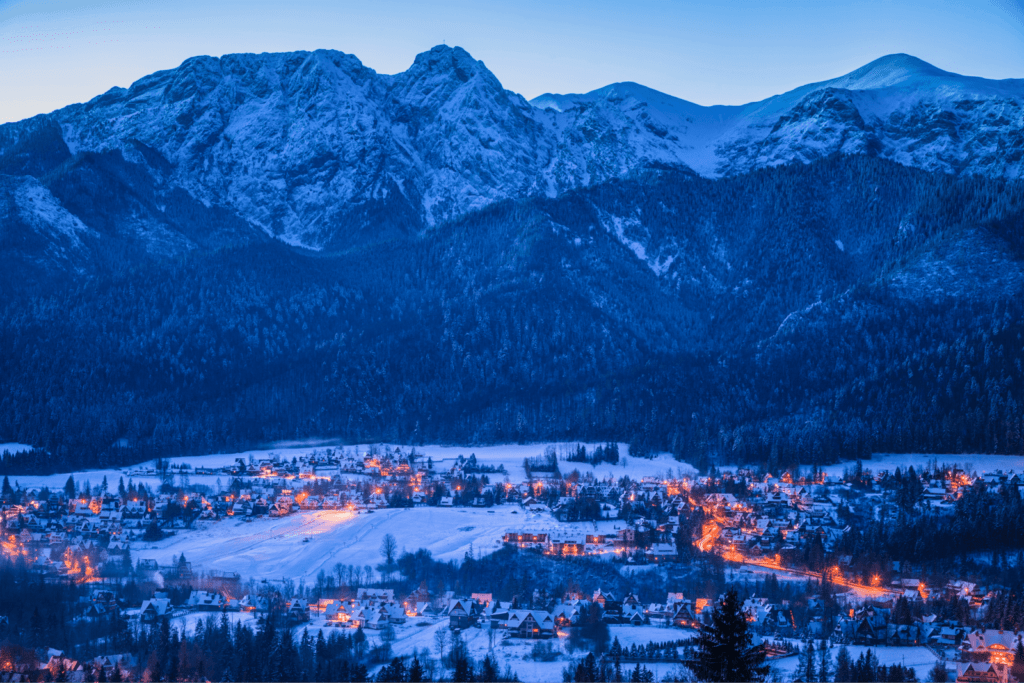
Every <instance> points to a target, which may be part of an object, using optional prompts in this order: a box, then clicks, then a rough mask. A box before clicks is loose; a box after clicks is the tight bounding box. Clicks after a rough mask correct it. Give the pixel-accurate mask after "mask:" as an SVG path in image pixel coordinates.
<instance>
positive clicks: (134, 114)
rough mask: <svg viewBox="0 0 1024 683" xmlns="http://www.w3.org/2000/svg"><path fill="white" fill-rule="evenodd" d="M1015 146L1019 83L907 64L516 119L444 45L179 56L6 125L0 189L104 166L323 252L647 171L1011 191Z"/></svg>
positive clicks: (471, 65)
mask: <svg viewBox="0 0 1024 683" xmlns="http://www.w3.org/2000/svg"><path fill="white" fill-rule="evenodd" d="M538 105H542V106H538ZM544 105H553V107H554V108H552V107H548V108H544ZM1022 129H1024V80H1009V81H987V80H985V79H978V78H974V77H965V76H959V75H956V74H951V73H949V72H944V71H942V70H940V69H937V68H935V67H932V66H931V65H929V64H927V63H926V62H923V61H921V60H918V59H916V58H913V57H910V56H909V55H890V56H887V57H883V58H880V59H879V60H875V61H874V62H871V63H870V64H868V65H865V66H864V67H862V68H861V69H858V70H855V71H853V72H851V73H850V74H846V75H844V76H840V77H838V78H836V79H831V80H829V81H823V82H821V83H816V84H808V85H806V86H801V87H800V88H797V89H795V90H792V91H790V92H788V93H783V94H781V95H776V96H774V97H771V98H768V99H766V100H763V101H761V102H754V103H749V104H746V105H740V106H721V105H718V106H713V107H702V106H701V105H696V104H693V103H690V102H686V101H685V100H680V99H678V98H674V97H672V96H670V95H666V94H664V93H660V92H658V91H655V90H652V89H650V88H646V87H645V86H642V85H639V84H635V83H616V84H611V85H608V86H605V87H603V88H600V89H598V90H595V91H592V92H591V93H587V94H585V95H544V96H541V97H540V98H535V99H534V100H533V102H532V103H530V102H527V101H526V100H525V98H523V97H522V96H521V95H519V94H517V93H514V92H511V91H509V90H506V89H504V87H503V86H502V85H501V82H500V81H499V80H498V78H497V77H496V76H495V75H494V74H493V73H492V72H491V71H490V70H488V69H487V67H486V66H485V65H484V64H483V62H480V61H478V60H475V59H474V58H473V57H472V56H471V55H470V54H469V53H468V52H466V51H465V50H463V49H461V48H458V47H448V46H437V47H435V48H433V49H431V50H429V51H426V52H424V53H421V54H420V55H417V57H416V58H415V60H414V62H413V64H412V65H411V66H410V68H409V69H407V70H406V71H404V72H401V73H398V74H392V75H382V74H378V73H377V72H376V71H374V70H373V69H371V68H369V67H367V66H365V65H363V63H362V62H361V61H360V60H359V59H358V58H357V57H355V56H353V55H348V54H345V53H343V52H338V51H334V50H317V51H312V52H294V53H262V54H233V55H224V56H222V57H205V56H200V57H194V58H190V59H188V60H185V61H184V62H183V63H182V64H181V65H180V66H179V67H177V68H175V69H169V70H165V71H159V72H156V73H154V74H151V75H149V76H145V77H143V78H141V79H139V80H138V81H136V82H135V83H133V84H131V86H130V87H128V88H115V89H111V90H109V91H107V92H106V93H104V94H102V95H99V96H97V97H96V98H93V99H92V100H90V101H89V102H86V103H82V104H76V105H71V106H69V107H65V108H62V109H59V110H57V111H55V112H51V113H49V114H44V115H40V116H38V117H34V118H33V119H28V120H26V121H22V122H16V123H11V124H5V125H3V126H0V171H2V172H7V173H10V174H14V175H22V174H27V175H33V176H34V177H42V176H44V175H46V174H48V173H52V172H54V171H55V170H56V169H58V167H59V166H60V164H62V163H65V162H66V161H67V159H68V158H69V157H70V156H74V155H77V154H80V153H86V152H100V153H108V152H111V151H113V150H115V149H116V150H120V152H121V154H122V155H123V156H124V158H125V161H126V163H132V164H136V165H137V166H139V167H140V169H144V171H140V172H145V173H148V174H150V175H152V176H153V177H154V178H159V182H160V184H161V186H162V187H163V188H164V190H165V191H168V192H169V191H173V190H174V189H180V190H182V191H185V192H187V193H188V194H189V195H190V196H191V197H193V198H194V199H195V200H196V201H198V202H200V203H202V204H204V205H207V206H219V207H223V208H224V209H225V210H228V211H230V212H232V213H233V214H235V215H236V216H237V217H238V219H240V220H242V221H245V222H247V223H249V224H251V225H252V226H254V227H255V228H257V229H259V230H262V231H263V232H265V233H266V234H267V235H269V236H271V237H274V238H276V239H280V240H282V241H284V242H286V243H288V244H292V245H294V246H300V247H304V248H308V249H314V250H322V249H328V250H330V249H339V248H349V247H351V245H353V244H354V243H357V242H359V241H360V240H362V239H381V238H386V237H387V235H388V234H399V233H406V232H411V233H418V232H420V231H422V230H425V229H430V228H431V227H433V226H436V225H439V224H441V223H444V222H445V221H449V220H453V219H457V218H459V217H460V216H464V215H466V214H467V213H469V212H472V211H475V210H478V209H480V208H482V207H484V206H487V205H488V204H491V203H493V202H496V201H502V200H506V199H520V198H525V197H530V196H548V197H554V196H558V195H559V194H561V193H563V192H566V191H568V190H571V189H573V188H579V187H587V186H592V185H595V184H600V183H602V182H605V181H607V180H610V179H613V178H622V177H626V176H628V175H629V174H631V173H635V172H642V171H644V170H645V169H652V168H653V169H657V168H677V169H680V170H684V171H692V172H695V173H697V174H699V175H703V176H707V177H724V176H729V175H735V174H738V173H746V172H749V171H751V170H754V169H757V168H764V167H769V166H774V165H779V164H787V163H807V162H810V161H813V160H815V159H819V158H823V157H824V156H828V155H829V154H833V153H840V154H869V155H877V156H881V157H883V158H890V159H893V160H895V161H898V162H899V163H902V164H904V165H909V166H916V167H920V168H924V169H926V170H929V171H939V172H945V173H952V174H960V173H966V174H973V175H986V176H991V177H1005V178H1019V177H1020V176H1021V173H1022V168H1024V142H1022V140H1024V136H1022V135H1020V131H1021V130H1022ZM140 145H141V147H140ZM65 148H66V149H65ZM26 149H27V150H31V151H30V152H29V153H28V155H27V156H26ZM141 149H146V150H148V152H147V153H146V154H142V153H141V152H140V150H141ZM19 159H20V161H19ZM4 169H6V170H4ZM78 218H79V219H80V220H82V221H83V222H85V223H86V224H87V225H88V224H89V223H90V221H91V220H92V219H91V217H89V216H85V215H79V216H78ZM154 220H156V219H154ZM138 236H139V239H141V240H145V239H146V230H145V229H144V226H143V227H141V228H140V229H139V231H138Z"/></svg>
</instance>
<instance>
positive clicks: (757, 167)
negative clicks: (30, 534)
mask: <svg viewBox="0 0 1024 683" xmlns="http://www.w3.org/2000/svg"><path fill="white" fill-rule="evenodd" d="M1022 106H1024V80H1021V79H1014V80H1005V81H991V80H985V79H981V78H972V77H965V76H960V75H957V74H953V73H949V72H945V71H942V70H940V69H937V68H935V67H933V66H931V65H929V64H927V63H925V62H923V61H921V60H918V59H916V58H914V57H910V56H908V55H891V56H888V57H883V58H881V59H879V60H876V61H874V62H872V63H870V64H868V65H866V66H864V67H863V68H861V69H858V70H856V71H854V72H852V73H850V74H847V75H845V76H841V77H839V78H836V79H832V80H830V81H824V82H822V83H814V84H810V85H806V86H803V87H800V88H797V89H796V90H793V91H791V92H789V93H785V94H782V95H778V96H775V97H772V98H769V99H767V100H764V101H762V102H755V103H751V104H747V105H742V106H713V107H704V106H700V105H696V104H693V103H690V102H686V101H684V100H680V99H677V98H674V97H672V96H669V95H666V94H663V93H659V92H657V91H654V90H651V89H649V88H645V87H643V86H641V85H638V84H635V83H616V84H613V85H610V86H607V87H604V88H601V89H598V90H595V91H593V92H590V93H587V94H583V95H571V94H570V95H556V94H547V95H542V96H540V97H538V98H535V99H534V100H532V101H527V100H526V99H524V98H523V97H521V96H520V95H517V94H516V93H513V92H510V91H507V90H505V89H504V88H503V87H502V86H501V84H500V82H499V81H498V79H497V78H496V77H495V76H494V75H493V74H492V73H491V72H490V71H488V70H487V68H486V67H485V66H484V64H483V63H482V62H479V61H477V60H475V59H473V58H472V57H471V56H470V55H469V54H467V53H466V52H465V51H464V50H462V49H460V48H454V47H446V46H438V47H435V48H433V49H432V50H430V51H429V52H425V53H423V54H421V55H419V56H417V57H416V60H415V62H414V63H413V65H412V66H411V67H410V68H409V70H407V71H405V72H403V73H400V74H395V75H382V74H377V73H376V72H374V71H373V70H371V69H369V68H367V67H365V66H363V65H362V64H361V63H360V62H359V60H358V59H356V58H355V57H353V56H351V55H346V54H344V53H341V52H334V51H328V50H319V51H315V52H296V53H286V54H261V55H251V54H247V55H227V56H224V57H221V58H219V59H218V58H212V57H197V58H193V59H189V60H187V61H186V62H185V63H183V64H182V65H181V66H180V67H178V68H177V69H173V70H169V71H162V72H158V73H155V74H152V75H150V76H147V77H145V78H143V79H141V80H139V81H138V82H136V83H134V84H132V85H131V87H129V88H128V89H123V88H115V89H112V90H110V91H109V92H107V93H105V94H103V95H100V96H99V97H97V98H95V99H93V100H91V101H89V102H87V103H84V104H77V105H72V106H69V107H65V108H63V109H60V110H58V111H55V112H52V113H50V114H44V115H41V116H37V117H34V118H32V119H28V120H25V121H21V122H16V123H10V124H5V125H3V126H0V255H2V256H3V259H4V263H5V268H4V269H3V271H2V272H0V286H2V287H3V291H4V295H3V296H2V297H0V306H2V308H0V437H6V438H12V439H17V440H20V441H23V442H29V443H34V444H38V445H40V446H42V447H44V449H45V457H44V456H43V455H39V456H33V457H36V458H43V459H44V461H45V463H49V465H46V466H53V463H55V462H63V463H65V464H81V462H83V460H88V461H89V462H94V463H95V462H101V461H102V462H112V460H111V459H115V460H116V459H118V458H120V459H132V458H140V457H143V456H147V457H151V456H153V455H159V454H165V453H177V452H186V451H188V452H198V451H204V450H205V451H210V450H213V449H220V448H227V447H233V446H239V447H241V446H246V445H250V444H252V443H256V442H260V441H266V440H272V439H278V438H294V437H304V436H326V435H336V436H341V437H343V438H347V439H360V440H365V439H378V438H388V439H392V440H412V441H416V440H424V439H429V440H435V441H451V440H462V441H471V442H487V441H499V440H523V439H535V438H536V439H540V438H552V437H560V438H602V439H604V438H608V439H611V438H618V439H626V440H629V441H631V442H633V443H635V444H636V449H635V452H636V453H639V454H642V453H644V452H646V451H649V450H650V449H652V448H664V449H671V450H672V451H673V452H675V453H677V455H680V457H686V458H687V459H690V460H701V459H703V461H704V462H708V461H711V460H716V459H717V460H720V461H721V460H731V461H762V462H771V463H775V464H778V463H784V462H793V461H804V462H807V461H814V462H824V461H831V460H834V459H836V458H839V457H855V456H856V457H863V456H865V455H870V453H871V451H872V450H875V449H880V448H888V449H896V450H900V449H931V450H948V451H962V450H965V449H967V450H970V449H976V450H984V451H998V452H1019V451H1020V450H1024V438H1022V432H1024V423H1022V415H1021V411H1022V407H1021V406H1022V405H1024V396H1022V394H1021V392H1022V387H1021V379H1020V377H1022V376H1024V375H1022V373H1021V361H1022V359H1024V345H1022V344H1021V343H1020V339H1021V334H1022V330H1021V322H1020V321H1021V320H1022V317H1021V315H1020V313H1022V312H1024V311H1022V310H1021V307H1022V302H1021V297H1020V296H1019V294H1020V292H1021V291H1024V267H1022V254H1024V236H1022V235H1024V231H1022V228H1021V215H1022V202H1024V192H1022V184H1021V182H1020V180H1021V178H1020V176H1021V174H1022V163H1024V162H1022V158H1024V157H1022V151H1024V135H1022V129H1024V113H1022V111H1024V110H1022ZM12 462H13V461H12ZM33 463H34V464H33V467H41V466H44V465H43V464H41V461H40V462H37V461H33ZM5 466H6V467H8V468H15V465H13V464H11V463H8V464H7V465H5ZM21 466H25V465H24V462H22V465H21ZM12 471H13V470H12Z"/></svg>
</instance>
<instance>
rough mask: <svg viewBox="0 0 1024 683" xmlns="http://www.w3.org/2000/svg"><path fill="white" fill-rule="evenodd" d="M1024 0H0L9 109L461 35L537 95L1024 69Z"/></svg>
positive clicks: (406, 51)
mask: <svg viewBox="0 0 1024 683" xmlns="http://www.w3.org/2000/svg"><path fill="white" fill-rule="evenodd" d="M1022 3H1024V0H854V1H850V0H739V1H735V2H732V1H729V0H706V1H705V0H701V1H683V0H680V1H658V0H617V1H615V2H610V1H607V0H573V1H571V2H561V1H559V0H359V1H358V2H351V1H348V0H336V1H335V2H317V1H308V0H279V1H276V2H269V1H265V0H246V1H244V2H241V1H237V0H173V1H168V0H145V1H140V0H120V1H113V0H0V122H2V121H12V120H18V119H22V118H25V117H28V116H32V115H34V114H38V113H42V112H48V111H52V110H53V109H56V108H58V107H61V106H64V105H66V104H70V103H73V102H81V101H85V100H88V99H90V98H92V97H94V96H95V95H98V94H100V93H102V92H104V91H106V90H107V89H109V88H111V87H113V86H124V87H126V86H128V85H130V84H131V83H132V82H133V81H135V80H137V79H138V78H140V77H141V76H144V75H146V74H148V73H152V72H153V71H158V70H161V69H168V68H173V67H175V66H177V65H178V64H180V63H181V62H182V61H183V60H184V59H186V58H188V57H191V56H194V55H198V54H208V55H222V54H227V53H231V52H281V51H289V50H313V49H317V48H331V49H336V50H341V51H343V52H349V53H352V54H355V55H356V56H358V57H359V58H360V59H361V60H362V62H363V63H364V64H365V65H367V66H369V67H371V68H373V69H375V70H376V71H378V72H381V73H396V72H399V71H404V70H405V69H406V68H408V66H409V64H411V63H412V60H413V58H414V57H415V55H416V54H417V53H419V52H423V51H425V50H428V49H430V48H431V47H432V46H434V45H437V44H440V43H442V42H447V44H448V45H460V46H462V47H463V48H465V49H466V50H468V51H469V52H470V53H471V54H472V55H473V56H474V57H476V58H477V59H480V60H483V61H484V63H486V64H487V66H488V67H489V68H490V69H491V71H493V72H494V73H495V75H496V76H497V77H498V79H499V80H501V82H502V83H503V84H504V85H505V87H506V88H509V89H510V90H515V91H516V92H519V93H522V94H523V95H525V96H526V97H528V98H530V97H535V96H537V95H540V94H542V93H545V92H559V93H571V92H587V91H589V90H593V89H595V88H599V87H601V86H603V85H607V84H609V83H614V82H617V81H636V82H638V83H642V84H644V85H647V86H649V87H652V88H655V89H657V90H661V91H663V92H666V93H669V94H671V95H675V96H677V97H681V98H683V99H687V100H691V101H693V102H698V103H700V104H741V103H744V102H750V101H754V100H760V99H763V98H765V97H768V96H770V95H774V94H777V93H780V92H785V91H786V90H789V89H792V88H794V87H796V86H798V85H802V84H804V83H809V82H813V81H820V80H825V79H827V78H832V77H834V76H839V75H841V74H844V73H847V72H849V71H852V70H853V69H855V68H857V67H859V66H863V65H864V64H866V63H867V62H869V61H871V60H873V59H876V58H877V57H880V56H882V55H886V54H891V53H895V52H906V53H909V54H912V55H914V56H916V57H920V58H921V59H924V60H925V61H928V62H931V63H932V64H934V65H935V66H938V67H940V68H942V69H946V70H948V71H955V72H957V73H962V74H968V75H972V76H984V77H987V78H1020V77H1024V7H1022Z"/></svg>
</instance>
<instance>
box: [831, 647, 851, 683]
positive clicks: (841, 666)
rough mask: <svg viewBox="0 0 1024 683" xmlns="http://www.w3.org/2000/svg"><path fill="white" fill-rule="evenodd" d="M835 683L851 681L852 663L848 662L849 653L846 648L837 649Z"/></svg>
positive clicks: (848, 682)
mask: <svg viewBox="0 0 1024 683" xmlns="http://www.w3.org/2000/svg"><path fill="white" fill-rule="evenodd" d="M835 680H836V683H850V682H851V681H853V662H851V661H850V651H849V650H847V649H846V646H845V645H844V646H842V647H841V648H839V654H837V655H836V678H835Z"/></svg>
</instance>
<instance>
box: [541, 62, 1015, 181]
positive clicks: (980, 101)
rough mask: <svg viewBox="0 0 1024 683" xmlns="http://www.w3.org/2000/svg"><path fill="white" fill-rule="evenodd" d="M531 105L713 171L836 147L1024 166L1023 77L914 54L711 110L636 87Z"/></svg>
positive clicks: (978, 165)
mask: <svg viewBox="0 0 1024 683" xmlns="http://www.w3.org/2000/svg"><path fill="white" fill-rule="evenodd" d="M532 103H533V104H534V106H537V107H540V108H544V109H549V110H553V111H555V112H558V117H559V118H560V119H561V120H563V121H564V122H565V123H563V125H562V126H561V129H562V130H563V131H565V133H564V137H565V138H567V139H570V140H576V141H579V140H580V139H581V138H582V137H584V135H583V132H584V131H593V130H605V131H608V132H609V134H614V135H616V136H617V138H618V139H619V140H622V139H628V140H629V144H630V146H631V147H632V148H633V150H634V153H635V154H636V155H637V156H641V157H643V158H646V159H649V160H651V161H659V162H663V163H680V164H685V165H687V166H689V167H690V168H692V169H693V170H695V171H696V172H698V173H700V174H701V175H704V176H711V177H714V176H721V175H730V174H735V173H743V172H747V171H750V170H753V169H756V168H762V167H765V166H777V165H779V164H786V163H792V162H809V161H813V160H815V159H819V158H821V157H824V156H828V155H830V154H834V153H841V154H872V155H878V156H881V157H884V158H889V159H893V160H895V161H898V162H900V163H902V164H905V165H908V166H916V167H920V168H923V169H926V170H930V171H941V172H945V173H969V174H978V175H987V176H997V177H1006V178H1020V177H1021V176H1022V174H1024V165H1022V164H1024V138H1022V136H1021V131H1022V129H1024V79H1012V80H1005V81H992V80H986V79H983V78H972V77H967V76H960V75H958V74H954V73H950V72H948V71H942V70H941V69H937V68H936V67H934V66H932V65H930V64H928V63H926V62H924V61H921V60H920V59H917V58H915V57H911V56H909V55H889V56H887V57H882V58H881V59H878V60H875V61H874V62H871V63H870V64H868V65H867V66H864V67H862V68H860V69H857V70H856V71H853V72H851V73H849V74H847V75H845V76H841V77H839V78H835V79H832V80H830V81H823V82H821V83H812V84H810V85H805V86H802V87H800V88H797V89H795V90H792V91H790V92H788V93H785V94H782V95H777V96H775V97H771V98H768V99H767V100H763V101H761V102H753V103H751V104H746V105H741V106H714V107H702V106H700V105H696V104H693V103H691V102H686V101H684V100H680V99H676V98H674V97H671V96H669V95H665V94H663V93H660V92H657V91H655V90H651V89H649V88H645V87H643V86H641V85H637V84H635V83H616V84H614V85H610V86H606V87H604V88H601V89H599V90H595V91H593V92H590V93H587V94H585V95H542V96H540V97H538V98H536V99H534V100H533V101H532ZM583 144H585V143H583Z"/></svg>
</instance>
